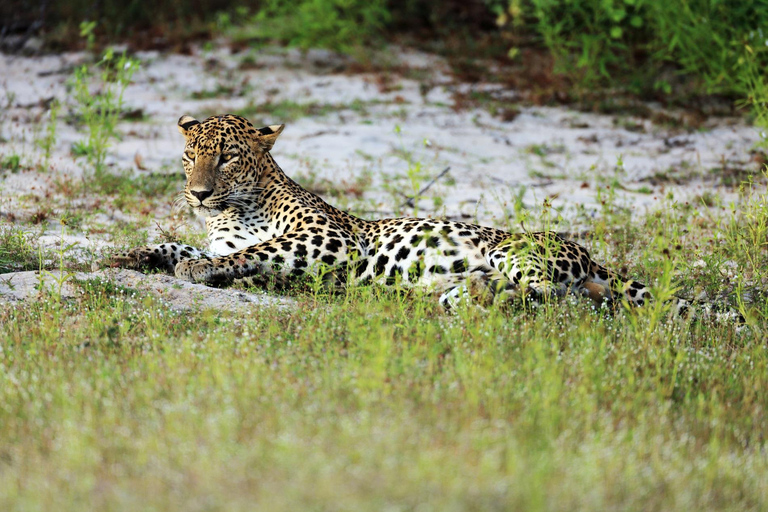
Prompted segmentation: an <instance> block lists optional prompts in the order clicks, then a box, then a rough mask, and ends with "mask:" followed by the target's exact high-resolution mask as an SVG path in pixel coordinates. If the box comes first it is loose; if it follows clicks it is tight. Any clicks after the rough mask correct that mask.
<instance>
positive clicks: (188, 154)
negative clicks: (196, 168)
mask: <svg viewBox="0 0 768 512" xmlns="http://www.w3.org/2000/svg"><path fill="white" fill-rule="evenodd" d="M184 156H185V157H187V158H189V159H190V160H194V159H195V152H194V151H185V152H184Z"/></svg>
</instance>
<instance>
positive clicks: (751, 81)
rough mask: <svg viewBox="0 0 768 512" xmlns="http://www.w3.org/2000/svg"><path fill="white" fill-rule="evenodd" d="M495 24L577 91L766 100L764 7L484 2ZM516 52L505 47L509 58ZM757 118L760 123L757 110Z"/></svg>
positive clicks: (638, 1)
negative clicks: (542, 50) (537, 44)
mask: <svg viewBox="0 0 768 512" xmlns="http://www.w3.org/2000/svg"><path fill="white" fill-rule="evenodd" d="M486 2H487V3H488V4H489V6H490V7H491V8H492V9H494V10H495V12H496V13H497V15H498V19H497V22H498V24H499V25H500V26H502V27H505V29H506V30H509V31H511V32H516V33H518V34H529V33H531V32H533V33H534V34H535V35H536V36H538V38H539V39H540V41H541V42H542V43H543V44H544V45H545V46H546V47H547V48H548V49H549V50H550V51H551V52H552V55H553V56H554V58H555V71H556V72H558V73H561V74H565V75H567V76H569V77H570V78H572V79H573V80H574V82H575V84H576V85H577V86H580V87H581V89H582V90H589V89H591V88H593V87H595V86H617V85H619V86H622V87H624V88H626V89H628V90H629V91H630V92H634V93H641V94H649V93H651V94H669V93H671V92H673V91H674V90H676V89H677V90H679V91H680V92H683V93H696V94H701V93H704V94H724V95H728V96H731V97H734V98H742V99H743V101H744V102H745V103H748V104H750V105H752V106H755V107H759V104H760V103H761V102H764V101H765V100H766V98H768V86H766V83H765V80H764V79H763V73H762V72H761V70H762V69H765V65H766V64H768V53H766V50H768V48H766V44H768V3H766V2H753V1H742V0H686V1H683V2H670V1H668V0H486ZM515 53H516V49H515V48H513V49H512V50H511V55H514V54H515ZM755 112H756V114H757V116H758V119H759V120H761V121H765V120H764V117H763V115H762V114H761V113H760V109H759V108H758V109H756V110H755Z"/></svg>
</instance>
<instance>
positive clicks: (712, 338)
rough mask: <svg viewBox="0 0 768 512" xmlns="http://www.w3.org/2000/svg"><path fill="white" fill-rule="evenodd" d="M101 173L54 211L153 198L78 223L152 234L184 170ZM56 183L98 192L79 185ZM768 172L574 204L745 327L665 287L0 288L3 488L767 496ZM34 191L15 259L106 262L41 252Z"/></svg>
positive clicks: (103, 500)
mask: <svg viewBox="0 0 768 512" xmlns="http://www.w3.org/2000/svg"><path fill="white" fill-rule="evenodd" d="M248 108H252V110H253V112H252V113H253V114H259V113H261V112H269V111H274V110H278V109H279V110H280V112H281V115H285V116H297V117H298V116H302V115H309V114H311V115H319V114H322V113H323V110H322V109H319V107H318V106H317V105H313V104H300V103H288V102H282V103H268V104H260V105H254V106H252V107H248ZM345 108H346V107H345ZM349 108H353V107H349ZM363 108H364V106H363ZM318 109H319V110H318ZM500 115H505V114H504V113H500ZM509 115H510V116H511V115H513V113H510V114H509ZM94 122H95V121H94ZM552 150H553V148H548V147H545V146H532V147H531V148H530V153H531V155H532V156H535V157H536V158H542V159H543V158H544V157H546V156H547V154H548V153H549V152H551V151H552ZM10 167H14V166H10ZM15 167H18V162H17V163H16V165H15ZM9 172H15V171H14V169H10V170H9ZM93 176H94V180H93V181H92V182H91V181H89V182H88V187H89V190H88V192H89V194H92V195H93V196H94V197H92V198H91V199H93V200H92V201H91V200H89V201H85V200H83V201H81V202H72V203H71V204H70V203H67V204H66V205H65V206H64V207H62V208H59V210H60V211H65V212H67V222H68V223H69V226H71V229H73V230H76V228H77V225H80V224H81V225H86V226H88V225H90V224H91V222H90V221H92V218H91V217H93V216H94V215H95V214H97V213H98V212H99V209H100V208H103V206H99V205H101V204H102V203H108V204H114V205H116V206H119V207H120V209H124V210H127V211H131V212H140V214H141V215H140V216H138V217H136V218H135V219H134V221H133V222H129V221H119V222H118V221H110V223H109V226H102V225H97V226H96V227H89V228H88V229H89V231H87V232H86V234H89V235H90V234H93V235H99V234H105V233H107V234H109V235H111V236H112V238H110V240H117V242H116V244H117V245H119V244H120V243H125V245H126V246H132V245H137V244H139V243H144V242H146V240H143V239H141V237H144V238H146V234H145V233H146V232H145V230H146V228H147V227H148V225H149V223H150V222H151V221H152V220H154V217H153V215H154V212H156V211H157V208H158V205H159V203H164V202H167V199H168V197H172V196H173V194H174V191H176V190H178V189H179V188H180V185H181V183H180V182H179V181H178V177H173V176H163V175H146V176H144V177H141V178H133V177H130V176H128V175H119V174H118V175H115V174H113V173H110V172H102V173H95V174H93ZM304 182H305V183H306V184H311V185H313V186H314V187H315V188H323V187H325V188H326V189H327V188H328V186H327V185H328V184H327V183H326V182H324V181H319V180H314V181H313V179H312V176H309V177H307V179H306V180H304ZM367 184H368V182H367V181H366V180H365V179H363V180H362V181H361V182H359V183H353V184H348V185H350V186H345V187H341V188H342V189H344V190H346V192H345V191H344V190H341V191H340V193H339V194H333V193H331V191H328V195H339V196H345V195H352V196H356V195H357V194H356V193H355V192H354V191H357V190H358V189H359V188H364V187H365V186H367ZM600 184H601V185H604V184H603V183H602V182H601V183H600ZM614 185H616V184H614ZM618 185H620V184H618ZM57 186H58V188H59V189H60V190H58V192H60V193H62V194H63V195H65V196H72V195H74V196H76V197H77V198H84V189H81V188H78V187H83V186H84V185H82V184H80V183H79V182H77V181H71V180H70V181H61V182H59V183H58V185H57ZM337 186H338V183H337ZM398 188H402V187H398ZM413 188H414V189H415V190H414V192H415V191H416V189H418V188H419V187H413ZM614 188H615V187H614ZM756 188H757V190H756V191H754V192H752V191H750V190H749V189H745V197H744V198H743V201H742V202H740V203H739V204H738V206H728V205H725V204H720V203H721V202H722V201H721V200H720V199H719V196H717V193H714V194H712V195H710V196H707V197H704V196H702V197H701V198H700V199H701V201H700V202H699V203H690V204H689V203H683V204H681V203H678V202H676V201H674V199H673V198H669V199H666V200H664V201H663V205H662V206H661V207H660V208H659V209H658V210H655V211H653V212H651V213H650V214H648V215H647V216H645V217H644V218H640V219H632V218H630V215H629V213H628V212H627V211H626V210H622V209H621V208H620V207H618V206H617V205H616V204H615V198H613V197H612V196H611V195H610V192H606V195H605V197H604V198H603V199H604V200H603V205H604V208H603V210H602V211H601V212H598V215H597V217H595V216H593V215H592V213H593V212H590V213H589V214H587V213H586V212H585V213H584V216H583V217H582V218H576V219H574V225H575V226H579V227H583V226H588V230H587V231H588V233H589V238H586V239H585V238H583V237H582V238H579V240H580V241H581V242H583V243H585V244H586V245H588V246H589V248H590V250H591V251H592V252H593V253H594V254H595V255H596V257H597V258H598V259H600V260H601V261H605V262H607V263H609V264H610V265H611V266H612V267H613V268H616V269H620V270H622V272H625V273H626V274H627V275H629V276H632V277H637V278H641V279H643V280H645V281H647V282H649V283H652V284H653V285H654V287H655V293H656V295H661V296H663V295H665V294H668V293H670V292H671V291H672V287H673V284H672V283H675V284H677V285H679V286H681V287H682V288H681V290H680V291H681V293H682V294H684V295H686V296H693V297H698V296H702V297H705V298H707V299H709V300H714V301H716V302H727V303H728V304H730V306H731V307H733V308H738V309H740V310H741V311H742V313H744V314H745V316H746V317H747V323H748V327H747V328H743V327H742V328H738V327H737V326H735V325H733V323H732V322H724V323H718V322H714V321H712V320H708V319H704V320H701V321H693V322H686V321H681V320H673V319H670V318H669V317H668V316H667V315H666V312H665V310H664V309H665V307H664V305H663V304H662V303H655V304H653V305H651V306H649V307H647V308H644V309H642V310H637V311H632V312H627V311H619V312H617V313H615V314H614V315H608V314H606V313H605V312H595V311H593V310H592V309H591V308H590V307H589V305H588V304H586V303H585V302H584V301H578V300H577V301H570V300H563V301H558V302H556V303H553V304H547V305H544V306H542V307H539V308H537V309H535V310H533V309H526V308H524V307H513V308H506V309H505V308H501V307H494V308H491V309H490V310H487V311H483V310H480V309H476V308H472V307H468V308H465V309H460V310H459V311H458V312H457V313H456V314H447V313H445V312H444V311H442V310H441V309H439V308H438V307H437V305H436V300H435V297H431V296H428V295H427V296H425V295H420V294H417V293H413V292H403V291H397V290H395V291H392V290H389V291H388V290H383V289H379V288H375V287H367V288H351V289H349V290H347V291H346V292H344V293H341V294H339V295H335V296H327V295H323V294H318V293H315V292H313V291H312V290H311V287H308V288H303V289H300V290H298V291H293V292H291V293H292V294H293V295H294V297H295V299H296V302H297V304H296V306H295V307H292V308H281V309H278V308H274V309H270V308H269V307H263V308H259V309H255V308H254V309H253V310H252V311H251V314H250V315H249V316H244V315H235V314H232V313H227V312H219V311H213V310H207V311H200V312H199V313H197V314H189V313H184V314H181V313H174V312H173V311H171V310H169V308H168V307H167V306H166V305H164V304H162V303H160V302H159V301H157V300H155V299H153V298H152V297H149V296H143V295H142V294H140V293H137V292H135V291H133V290H130V289H125V288H121V287H119V286H116V285H114V284H111V283H108V282H107V283H105V282H101V281H95V280H94V281H83V282H79V283H77V285H78V286H79V288H80V289H81V292H82V293H81V294H80V295H79V296H78V298H76V299H73V300H61V298H60V296H59V295H58V294H57V292H56V290H42V292H43V293H42V299H41V300H38V301H34V302H32V301H31V302H28V303H25V304H23V305H17V306H3V308H2V309H0V510H9V511H13V510H25V511H26V510H52V509H55V510H62V511H65V510H78V511H80V510H83V509H97V510H105V511H108V510H137V509H139V510H174V509H186V510H193V511H194V510H227V511H232V510H254V509H265V510H351V511H352V510H353V511H364V510H377V511H378V510H383V509H384V510H439V511H450V510H483V511H485V510H542V511H557V510H563V511H571V510H575V509H584V510H608V509H622V510H665V511H666V510H685V511H688V510H692V509H694V510H700V511H706V510H718V511H720V510H739V511H741V510H764V509H765V508H766V507H767V506H768V484H766V481H768V479H767V478H766V474H768V459H766V457H765V450H766V447H765V434H766V432H767V431H768V419H766V414H765V412H766V409H768V398H767V395H766V393H765V392H764V390H765V389H766V388H767V387H768V367H767V366H768V364H767V363H768V347H767V346H766V343H765V338H766V332H767V331H768V324H767V322H766V319H768V301H767V300H766V296H765V293H764V290H765V289H766V288H768V274H767V273H766V269H768V252H767V249H768V245H766V240H767V239H768V206H766V205H768V196H766V193H765V187H764V186H762V187H756ZM601 190H602V187H601ZM606 190H607V189H606ZM611 190H612V189H611ZM81 196H83V197H81ZM88 197H90V196H88ZM141 197H145V199H140V198H141ZM399 200H402V198H399ZM334 202H338V201H334ZM397 202H399V201H397ZM350 204H351V205H353V207H352V209H353V210H354V202H352V201H350ZM46 205H47V207H48V208H50V207H51V205H55V199H49V200H47V201H46ZM42 208H43V207H41V209H40V210H39V212H42V213H43V214H42V215H38V211H34V212H32V213H31V214H30V216H29V217H28V218H26V217H25V218H22V219H15V221H18V222H16V223H15V224H13V225H11V223H13V222H15V221H14V219H10V218H8V219H9V221H10V222H9V223H8V225H2V226H0V273H2V272H8V271H11V270H20V269H36V268H39V267H40V266H41V265H42V266H46V267H48V268H52V267H56V266H58V265H62V266H64V267H66V268H68V269H73V268H83V267H84V266H85V267H88V266H90V263H91V262H90V261H85V262H84V261H82V257H83V256H82V255H80V258H81V259H80V260H77V261H76V260H75V259H74V257H73V256H71V255H69V253H67V251H66V250H65V248H61V250H60V253H59V254H56V251H55V250H52V249H50V248H49V249H47V250H46V252H45V254H43V252H42V251H41V250H40V249H39V247H38V246H37V243H36V241H35V233H36V232H37V230H42V227H44V226H46V225H47V224H49V223H51V222H53V221H55V220H56V219H54V218H50V217H51V215H52V210H50V211H49V210H44V209H42ZM544 209H545V210H546V202H545V208H544ZM513 213H514V215H512V216H511V217H510V218H509V219H508V222H509V225H508V226H507V227H509V228H510V229H514V230H517V229H518V227H519V225H520V223H521V222H522V221H525V226H526V227H530V228H539V227H544V225H545V224H546V222H544V221H543V220H542V218H541V216H540V214H541V211H540V210H536V211H535V212H533V211H532V210H531V211H528V210H525V209H524V208H523V207H522V203H520V208H517V207H515V212H513ZM550 213H551V214H552V215H556V213H555V212H550ZM4 220H5V219H4ZM551 227H555V228H558V229H560V228H563V229H568V228H569V227H570V226H569V225H568V224H558V223H556V222H554V221H553V226H551ZM62 229H64V228H62ZM98 256H99V255H97V254H95V253H94V254H90V257H91V258H92V259H93V261H97V260H98ZM59 257H61V259H57V258H59ZM2 279H3V276H2V274H0V280H2Z"/></svg>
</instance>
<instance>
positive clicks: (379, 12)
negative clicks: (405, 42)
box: [245, 0, 390, 51]
mask: <svg viewBox="0 0 768 512" xmlns="http://www.w3.org/2000/svg"><path fill="white" fill-rule="evenodd" d="M389 19H390V15H389V11H388V10H387V2H386V1H385V0H289V1H286V0H266V1H265V2H264V3H263V5H262V6H261V7H260V9H259V10H258V11H257V12H256V14H255V15H253V16H252V17H251V19H250V24H249V25H250V27H249V28H248V29H247V30H246V31H245V35H246V36H248V37H258V38H266V39H276V40H279V41H282V42H284V43H286V44H288V45H290V46H297V47H299V48H303V49H308V48H328V49H331V50H336V51H349V50H351V49H353V48H355V47H358V46H363V45H366V44H370V43H371V42H372V41H374V40H375V39H376V38H377V36H378V35H379V34H380V33H381V30H382V29H383V28H384V26H385V25H386V24H387V22H388V21H389Z"/></svg>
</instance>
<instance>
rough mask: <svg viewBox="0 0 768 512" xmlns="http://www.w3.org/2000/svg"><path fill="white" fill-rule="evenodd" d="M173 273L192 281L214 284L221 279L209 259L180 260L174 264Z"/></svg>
mask: <svg viewBox="0 0 768 512" xmlns="http://www.w3.org/2000/svg"><path fill="white" fill-rule="evenodd" d="M174 274H176V277H178V278H179V279H183V280H185V281H190V282H192V283H205V284H214V283H217V282H219V281H221V279H219V278H218V276H217V273H216V267H215V265H214V264H213V262H212V261H211V260H209V259H199V260H193V259H186V260H181V261H180V262H178V263H177V264H176V268H175V270H174Z"/></svg>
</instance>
